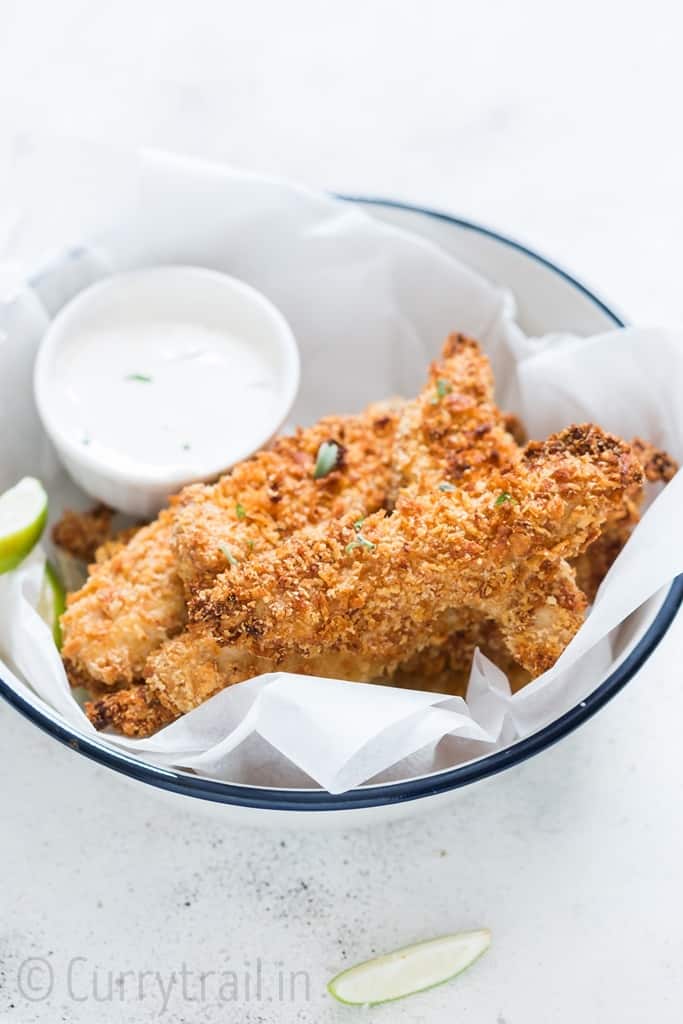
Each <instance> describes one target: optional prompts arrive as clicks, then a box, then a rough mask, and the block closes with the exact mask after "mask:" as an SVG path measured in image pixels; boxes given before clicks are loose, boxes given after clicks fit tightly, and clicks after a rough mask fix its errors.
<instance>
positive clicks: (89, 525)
mask: <svg viewBox="0 0 683 1024" xmlns="http://www.w3.org/2000/svg"><path fill="white" fill-rule="evenodd" d="M113 517H114V513H113V511H112V510H111V509H110V508H108V507H107V506H106V505H101V504H100V505H95V506H93V508H91V509H89V510H88V511H87V512H75V511H74V510H73V509H71V508H67V509H66V510H65V511H64V512H63V513H62V517H61V519H60V520H59V522H57V523H55V525H54V526H53V527H52V542H53V543H54V544H55V546H56V547H58V548H61V549H62V551H66V552H67V554H69V555H72V556H73V557H74V558H77V559H79V561H81V562H92V561H93V560H94V558H95V552H96V551H97V549H98V548H99V547H100V546H101V545H102V544H104V543H105V542H106V541H108V540H109V539H110V538H111V532H112V519H113Z"/></svg>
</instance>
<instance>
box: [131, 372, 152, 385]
mask: <svg viewBox="0 0 683 1024" xmlns="http://www.w3.org/2000/svg"><path fill="white" fill-rule="evenodd" d="M124 380H137V381H139V382H140V383H142V384H151V383H152V378H151V377H150V376H149V374H147V373H129V374H127V375H126V376H125V377H124Z"/></svg>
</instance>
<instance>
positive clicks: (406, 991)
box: [327, 928, 491, 1006]
mask: <svg viewBox="0 0 683 1024" xmlns="http://www.w3.org/2000/svg"><path fill="white" fill-rule="evenodd" d="M490 945H491V932H490V931H489V930H488V929H487V928H481V929H478V930H477V931H472V932H458V933H457V934H456V935H444V936H443V937H442V938H440V939H430V940H429V941H428V942H418V943H416V944H415V945H414V946H405V947H404V948H403V949H397V950H396V951H395V952H393V953H387V954H386V955H385V956H378V957H375V958H374V960H366V961H365V962H364V963H362V964H357V965H356V966H355V967H349V969H348V970H346V971H342V972H341V974H338V975H337V976H336V977H335V978H333V979H332V981H331V982H330V983H329V985H328V986H327V989H328V991H329V993H330V995H333V996H334V998H335V999H338V1000H339V1002H340V1003H350V1004H351V1005H354V1006H374V1005H376V1004H377V1003H387V1002H389V1001H390V1000H392V999H402V998H403V996H410V995H413V994H414V993H416V992H423V991H424V990H425V989H427V988H433V987H434V986H435V985H441V984H442V982H444V981H449V980H450V979H451V978H454V977H455V976H456V974H460V973H461V971H464V970H465V968H466V967H469V966H470V964H473V963H474V961H475V960H478V959H479V957H480V956H481V955H482V953H485V952H486V950H487V949H488V948H489V946H490Z"/></svg>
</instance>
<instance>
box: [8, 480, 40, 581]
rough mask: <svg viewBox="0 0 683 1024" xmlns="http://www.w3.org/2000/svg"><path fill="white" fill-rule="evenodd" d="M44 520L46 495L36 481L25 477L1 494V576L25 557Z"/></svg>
mask: <svg viewBox="0 0 683 1024" xmlns="http://www.w3.org/2000/svg"><path fill="white" fill-rule="evenodd" d="M46 520H47V494H46V493H45V491H44V489H43V485H42V484H41V483H40V481H39V480H35V479H34V478H33V477H32V476H25V477H24V479H23V480H20V481H19V483H18V484H17V485H16V487H12V488H11V490H9V491H5V493H4V494H3V495H0V573H2V572H9V570H10V569H14V567H15V566H17V565H19V562H22V561H23V560H24V558H26V556H27V554H28V553H29V551H30V550H31V548H33V547H34V545H35V544H37V543H38V541H39V540H40V535H41V533H42V532H43V529H44V528H45V522H46Z"/></svg>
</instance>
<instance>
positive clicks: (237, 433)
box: [54, 320, 278, 477]
mask: <svg viewBox="0 0 683 1024" xmlns="http://www.w3.org/2000/svg"><path fill="white" fill-rule="evenodd" d="M54 371H55V381H54V388H55V391H56V392H58V393H59V401H60V402H62V401H63V403H64V407H63V413H62V416H63V425H64V427H65V428H66V430H67V431H68V433H69V434H70V435H71V438H72V440H73V441H74V442H76V443H79V444H81V445H83V446H85V447H87V448H88V449H89V451H91V452H92V454H93V455H95V454H96V455H98V456H100V457H102V458H104V459H105V460H106V461H107V462H108V463H109V464H111V465H112V466H116V467H117V468H120V469H121V470H122V471H124V472H125V471H127V470H128V469H129V468H131V467H132V466H133V465H134V466H135V468H136V469H137V470H138V471H139V470H143V471H145V472H147V473H150V474H154V472H155V470H161V469H163V471H164V472H168V471H169V469H171V470H175V469H176V467H177V470H178V472H179V473H181V472H184V473H185V475H187V476H188V477H191V476H195V475H196V476H198V477H199V476H201V475H202V474H204V473H207V472H212V471H215V470H216V467H218V466H221V465H223V466H225V467H227V466H229V465H230V463H231V460H232V459H233V458H234V456H235V454H236V453H237V452H239V450H240V449H241V448H242V447H243V443H244V439H245V436H246V437H253V436H255V435H256V436H258V435H259V434H261V433H262V432H263V431H264V430H265V431H267V429H268V424H269V423H270V422H272V403H273V401H274V399H275V396H276V394H277V390H278V387H277V384H278V382H277V379H276V372H275V369H274V368H273V367H271V366H269V364H268V355H267V351H265V350H264V348H263V347H262V346H260V345H253V344H250V343H249V342H248V341H247V340H245V339H243V338H241V337H239V336H238V335H236V334H231V333H229V332H227V331H224V330H221V329H215V328H213V327H207V326H203V325H202V324H200V323H193V322H186V323H184V322H178V321H177V320H174V321H169V322H166V321H164V320H152V321H150V320H141V321H140V322H138V323H136V322H134V321H133V322H131V321H126V322H125V323H122V324H121V325H120V326H106V327H104V326H103V327H102V328H93V329H89V330H81V331H79V332H76V333H75V334H74V335H72V336H71V337H70V338H69V339H68V341H67V342H66V343H65V344H64V345H63V347H62V349H61V352H60V355H59V358H58V360H56V363H55V366H54Z"/></svg>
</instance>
